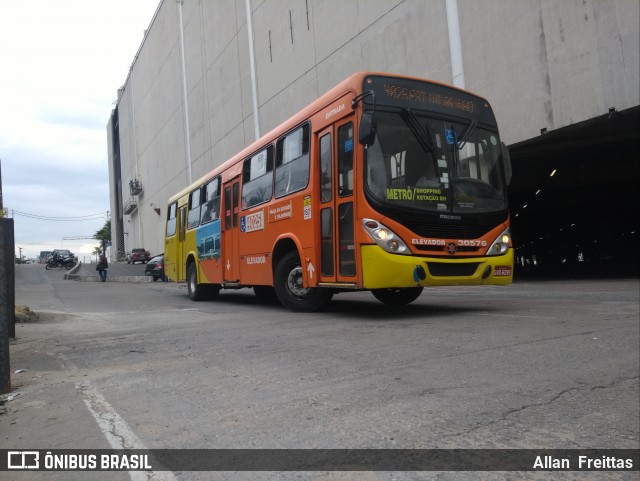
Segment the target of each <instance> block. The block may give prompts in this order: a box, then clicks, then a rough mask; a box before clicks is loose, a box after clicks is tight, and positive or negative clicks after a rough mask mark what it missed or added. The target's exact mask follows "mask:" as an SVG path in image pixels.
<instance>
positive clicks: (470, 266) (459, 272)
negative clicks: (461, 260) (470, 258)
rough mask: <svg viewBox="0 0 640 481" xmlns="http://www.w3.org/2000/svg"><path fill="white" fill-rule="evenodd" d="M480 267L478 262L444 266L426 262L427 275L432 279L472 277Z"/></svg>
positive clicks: (444, 264)
mask: <svg viewBox="0 0 640 481" xmlns="http://www.w3.org/2000/svg"><path fill="white" fill-rule="evenodd" d="M479 265H480V263H479V262H470V263H465V264H446V263H444V262H427V267H428V268H429V273H430V274H431V275H432V276H434V277H436V276H437V277H454V276H472V275H473V274H475V272H476V269H478V266H479Z"/></svg>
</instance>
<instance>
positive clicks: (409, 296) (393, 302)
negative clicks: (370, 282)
mask: <svg viewBox="0 0 640 481" xmlns="http://www.w3.org/2000/svg"><path fill="white" fill-rule="evenodd" d="M422 290H423V287H405V288H403V289H372V290H371V294H373V295H374V296H375V298H376V299H378V300H379V301H380V302H383V303H384V304H387V305H389V306H406V305H407V304H409V303H411V302H413V301H415V300H416V299H417V298H418V297H420V294H422Z"/></svg>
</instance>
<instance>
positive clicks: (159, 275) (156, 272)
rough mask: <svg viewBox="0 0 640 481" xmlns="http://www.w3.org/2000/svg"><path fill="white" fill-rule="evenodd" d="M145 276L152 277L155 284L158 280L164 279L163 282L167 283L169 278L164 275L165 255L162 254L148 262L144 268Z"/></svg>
mask: <svg viewBox="0 0 640 481" xmlns="http://www.w3.org/2000/svg"><path fill="white" fill-rule="evenodd" d="M144 275H145V276H152V277H153V282H155V281H157V280H158V279H162V281H163V282H167V278H166V276H165V275H164V254H160V255H159V256H155V257H154V258H153V259H151V260H150V261H149V262H147V265H146V267H145V268H144Z"/></svg>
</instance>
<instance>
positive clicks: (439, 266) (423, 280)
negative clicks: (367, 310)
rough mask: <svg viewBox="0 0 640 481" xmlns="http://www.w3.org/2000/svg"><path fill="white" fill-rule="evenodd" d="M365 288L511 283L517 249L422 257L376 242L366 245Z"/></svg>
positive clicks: (364, 251)
mask: <svg viewBox="0 0 640 481" xmlns="http://www.w3.org/2000/svg"><path fill="white" fill-rule="evenodd" d="M361 254H362V273H363V281H364V286H363V287H364V288H365V289H388V288H402V287H416V286H450V285H462V286H473V285H509V284H511V283H512V282H513V249H511V248H510V249H509V250H508V251H507V252H506V253H505V254H504V255H501V256H488V257H487V256H482V257H457V258H451V259H448V258H442V257H438V258H435V257H422V256H410V255H399V254H390V253H388V252H385V251H384V250H382V249H381V248H380V247H378V246H376V245H366V246H362V250H361Z"/></svg>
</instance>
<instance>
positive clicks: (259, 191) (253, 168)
mask: <svg viewBox="0 0 640 481" xmlns="http://www.w3.org/2000/svg"><path fill="white" fill-rule="evenodd" d="M272 193H273V147H271V146H269V147H267V148H266V149H264V150H262V151H260V152H258V153H257V154H255V155H254V156H252V157H249V158H248V159H246V160H245V161H244V165H243V168H242V208H243V209H246V208H248V207H253V206H254V205H258V204H262V203H264V202H267V201H269V200H271V195H272Z"/></svg>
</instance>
